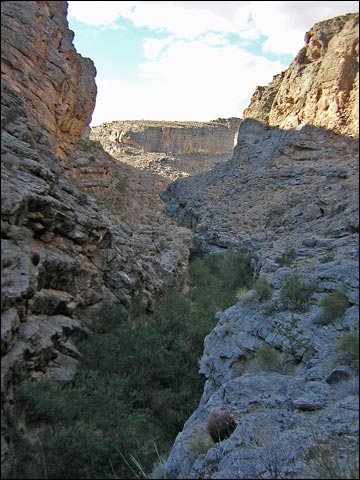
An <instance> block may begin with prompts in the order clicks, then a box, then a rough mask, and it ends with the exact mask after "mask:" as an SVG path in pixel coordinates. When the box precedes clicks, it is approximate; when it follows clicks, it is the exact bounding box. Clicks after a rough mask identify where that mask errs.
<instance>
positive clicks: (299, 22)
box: [68, 1, 358, 125]
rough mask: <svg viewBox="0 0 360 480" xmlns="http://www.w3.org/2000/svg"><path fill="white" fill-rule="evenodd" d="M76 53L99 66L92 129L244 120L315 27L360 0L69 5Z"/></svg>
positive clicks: (71, 2) (352, 8)
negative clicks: (112, 124)
mask: <svg viewBox="0 0 360 480" xmlns="http://www.w3.org/2000/svg"><path fill="white" fill-rule="evenodd" d="M68 3H69V10H68V21H69V26H70V28H71V29H72V30H73V31H74V32H75V38H74V45H75V47H76V49H77V51H78V52H79V53H80V54H81V55H83V56H85V57H89V58H91V59H92V60H93V61H94V63H95V66H96V69H97V76H96V84H97V87H98V95H97V100H96V106H95V110H94V114H93V119H92V125H99V124H100V123H103V122H108V121H112V120H138V119H146V120H198V121H207V120H212V119H215V118H218V117H223V118H224V117H232V116H237V117H241V115H242V112H243V110H244V108H245V107H246V106H247V105H248V103H249V101H250V98H251V95H252V94H253V92H254V90H255V88H256V86H257V85H266V84H267V83H269V82H270V81H271V80H272V77H273V76H274V75H276V74H277V73H280V72H281V71H282V70H284V69H285V68H286V67H287V66H288V65H289V64H290V62H291V61H292V59H293V58H294V56H295V55H296V54H297V52H298V51H299V50H300V48H301V47H302V46H303V45H304V41H303V39H304V35H305V32H306V31H307V30H309V28H311V27H312V26H313V25H314V23H316V22H318V21H321V20H326V19H328V18H331V17H334V16H337V15H342V14H345V13H349V12H355V11H358V2H355V1H330V2H323V1H320V2H315V1H291V2H265V1H257V2H252V1H240V2H236V1H210V2H196V1H195V2H194V1H136V2H132V1H102V2H97V1H89V2H88V1H69V2H68Z"/></svg>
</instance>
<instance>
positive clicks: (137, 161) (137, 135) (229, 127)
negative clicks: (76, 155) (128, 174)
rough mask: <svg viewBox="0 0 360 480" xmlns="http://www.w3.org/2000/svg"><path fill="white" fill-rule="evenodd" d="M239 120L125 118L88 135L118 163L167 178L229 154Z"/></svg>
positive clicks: (164, 183)
mask: <svg viewBox="0 0 360 480" xmlns="http://www.w3.org/2000/svg"><path fill="white" fill-rule="evenodd" d="M240 123H241V120H240V119H239V118H227V119H221V118H219V119H218V120H214V121H212V122H208V123H201V122H154V121H145V120H141V121H124V122H111V123H104V124H103V125H100V126H98V127H93V128H92V129H91V133H90V138H91V139H92V140H96V141H99V142H100V143H101V145H102V146H103V148H104V150H105V151H106V152H108V153H109V154H110V155H111V156H112V157H113V158H116V159H117V160H118V161H119V162H121V163H126V164H128V165H131V166H133V167H135V168H136V169H139V170H146V171H148V172H151V173H154V174H155V175H158V176H160V177H163V179H164V180H163V181H162V186H163V189H165V188H166V186H168V185H169V183H170V181H174V180H176V179H178V178H184V177H188V176H191V175H196V174H198V173H202V172H206V171H208V170H210V169H211V168H213V167H214V166H215V165H216V163H219V162H223V161H225V160H227V159H228V158H229V155H231V153H232V150H233V147H234V138H235V133H236V132H237V129H238V126H239V125H240Z"/></svg>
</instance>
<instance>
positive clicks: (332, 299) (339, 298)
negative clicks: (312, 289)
mask: <svg viewBox="0 0 360 480" xmlns="http://www.w3.org/2000/svg"><path fill="white" fill-rule="evenodd" d="M319 305H320V307H321V308H322V311H323V321H324V323H332V322H334V321H335V320H336V319H337V318H341V317H343V316H344V314H345V312H346V310H347V309H348V308H349V307H350V303H349V300H348V299H347V296H346V293H345V291H344V290H342V289H336V290H334V291H333V292H331V293H329V294H328V295H326V296H325V297H323V298H322V299H321V300H320V302H319Z"/></svg>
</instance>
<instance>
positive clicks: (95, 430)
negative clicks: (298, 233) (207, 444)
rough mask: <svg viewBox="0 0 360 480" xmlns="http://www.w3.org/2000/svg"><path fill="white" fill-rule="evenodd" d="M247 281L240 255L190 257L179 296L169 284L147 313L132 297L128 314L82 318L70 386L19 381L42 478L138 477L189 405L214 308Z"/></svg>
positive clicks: (110, 310)
mask: <svg viewBox="0 0 360 480" xmlns="http://www.w3.org/2000/svg"><path fill="white" fill-rule="evenodd" d="M252 281H253V280H252V272H251V269H250V258H249V257H248V256H246V255H240V254H233V253H228V254H226V255H213V256H198V257H196V258H195V259H194V260H193V261H192V263H191V266H190V271H189V279H188V286H189V288H188V291H187V293H186V294H184V293H182V292H181V291H180V290H179V289H172V290H170V291H169V292H168V293H167V294H166V296H165V298H164V299H163V301H162V302H161V305H160V306H159V309H158V310H157V311H155V312H154V313H153V314H151V315H148V314H146V313H145V312H144V309H143V308H141V304H140V303H139V302H138V303H134V305H133V308H132V310H131V312H130V313H131V314H130V318H129V312H127V311H125V310H124V309H122V308H119V307H117V308H115V307H106V308H104V309H103V310H102V311H101V312H100V313H99V314H98V315H96V316H94V317H92V318H87V319H86V324H87V326H88V327H89V329H90V332H91V334H90V336H89V337H88V338H79V339H78V341H77V347H78V349H79V351H80V352H81V354H82V360H81V362H80V368H79V371H78V373H77V375H76V377H75V379H74V381H73V382H72V384H71V385H67V386H60V385H58V384H51V383H49V382H42V381H38V382H29V381H27V382H24V383H23V384H22V386H21V396H20V400H19V408H20V409H22V410H23V412H24V413H25V418H26V424H27V428H31V429H34V431H37V438H38V441H37V442H35V444H34V448H38V449H39V450H38V464H39V467H40V468H41V469H42V471H43V475H44V476H43V478H88V479H91V478H134V475H136V476H137V477H138V478H144V476H145V473H144V472H149V471H150V470H151V468H152V465H153V463H154V462H156V461H157V460H158V458H159V456H160V455H164V454H165V453H167V452H168V450H169V449H170V447H171V445H172V443H173V441H174V439H175V437H176V435H177V433H178V432H179V431H180V430H181V429H182V426H183V424H184V422H185V421H186V420H187V418H188V417H189V416H190V414H191V413H192V412H193V410H195V409H196V407H197V404H198V401H199V398H200V396H201V394H202V391H203V386H204V378H203V377H202V376H200V375H199V374H198V360H199V358H200V356H201V354H202V350H203V340H204V337H205V336H206V335H207V334H208V333H209V332H210V330H211V329H212V328H213V326H214V324H215V320H214V315H215V313H216V312H217V311H219V310H223V309H225V308H227V307H229V306H230V305H232V304H233V303H235V302H236V291H237V290H238V289H239V288H241V287H247V288H250V287H251V284H252ZM40 446H41V448H40ZM140 465H141V468H140ZM18 474H19V478H26V476H23V477H21V474H22V473H21V471H20V470H19V472H18Z"/></svg>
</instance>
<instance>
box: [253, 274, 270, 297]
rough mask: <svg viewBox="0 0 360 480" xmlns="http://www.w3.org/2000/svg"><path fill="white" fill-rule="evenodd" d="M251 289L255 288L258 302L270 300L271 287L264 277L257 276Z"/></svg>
mask: <svg viewBox="0 0 360 480" xmlns="http://www.w3.org/2000/svg"><path fill="white" fill-rule="evenodd" d="M253 289H254V290H255V293H256V297H257V299H258V300H259V301H260V302H263V301H264V302H265V301H267V300H270V298H271V297H272V289H271V287H270V285H269V282H268V281H267V278H265V277H259V278H257V279H256V281H255V283H254V286H253Z"/></svg>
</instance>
